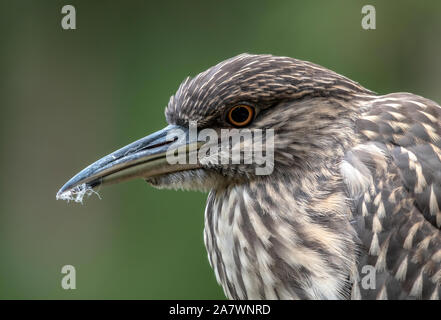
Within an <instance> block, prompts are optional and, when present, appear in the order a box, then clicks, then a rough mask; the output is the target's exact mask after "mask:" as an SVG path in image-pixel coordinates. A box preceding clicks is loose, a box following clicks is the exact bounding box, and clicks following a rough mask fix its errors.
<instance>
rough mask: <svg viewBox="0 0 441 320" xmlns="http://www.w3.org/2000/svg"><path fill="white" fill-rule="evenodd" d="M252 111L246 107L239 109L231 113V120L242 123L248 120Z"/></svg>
mask: <svg viewBox="0 0 441 320" xmlns="http://www.w3.org/2000/svg"><path fill="white" fill-rule="evenodd" d="M249 116H250V111H249V110H248V109H247V108H245V107H237V108H235V109H234V110H233V111H232V112H231V118H232V119H233V120H234V121H235V122H238V123H242V122H245V121H247V120H248V117H249Z"/></svg>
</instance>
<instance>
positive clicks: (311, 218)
mask: <svg viewBox="0 0 441 320" xmlns="http://www.w3.org/2000/svg"><path fill="white" fill-rule="evenodd" d="M335 170H337V169H336V168H333V166H332V165H329V166H327V165H323V166H322V168H321V170H320V171H318V172H320V174H319V175H317V171H315V169H314V171H315V174H314V173H313V172H314V171H313V170H311V172H303V173H302V175H301V176H300V175H297V174H296V173H295V172H291V173H287V172H284V173H283V174H282V173H279V172H277V171H275V172H274V173H273V174H272V175H271V176H270V177H267V178H262V179H259V180H253V181H250V182H248V183H245V184H240V185H234V186H229V187H227V188H225V189H221V190H212V191H211V193H210V195H209V197H208V202H207V208H206V212H205V232H204V240H205V244H206V247H207V250H208V254H209V260H210V264H211V266H212V267H213V269H214V270H215V274H216V278H217V280H218V282H219V283H220V284H221V285H222V286H223V288H224V291H225V293H226V295H227V296H228V297H229V298H236V299H260V298H264V299H272V298H274V299H293V298H294V299H295V298H299V299H327V298H329V299H339V298H345V297H347V295H348V294H349V290H350V283H349V278H350V274H351V270H352V269H353V268H354V266H355V259H356V258H355V257H356V252H355V251H356V248H355V238H356V237H355V232H354V230H353V228H352V226H351V224H350V218H351V217H350V210H349V206H348V205H347V204H346V197H345V194H344V191H343V188H342V183H341V181H340V178H339V175H338V174H337V172H335Z"/></svg>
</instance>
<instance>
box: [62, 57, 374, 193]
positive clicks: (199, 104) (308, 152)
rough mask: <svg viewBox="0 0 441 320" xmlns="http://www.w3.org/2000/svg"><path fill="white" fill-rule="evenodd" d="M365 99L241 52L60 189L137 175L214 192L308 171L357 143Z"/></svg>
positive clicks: (335, 80) (355, 88) (339, 81)
mask: <svg viewBox="0 0 441 320" xmlns="http://www.w3.org/2000/svg"><path fill="white" fill-rule="evenodd" d="M368 94H370V92H369V91H368V90H366V89H364V88H363V87H361V86H360V85H358V84H357V83H355V82H353V81H351V80H349V79H347V78H345V77H343V76H341V75H339V74H337V73H334V72H332V71H330V70H328V69H325V68H323V67H320V66H318V65H315V64H312V63H309V62H305V61H301V60H296V59H292V58H288V57H276V56H272V55H250V54H241V55H239V56H236V57H233V58H231V59H228V60H226V61H223V62H221V63H219V64H217V65H215V66H213V67H211V68H210V69H208V70H206V71H204V72H202V73H200V74H198V75H197V76H195V77H194V78H187V79H186V80H185V81H184V82H183V83H182V84H181V85H180V87H179V89H178V90H177V92H176V94H175V95H174V96H172V97H171V98H170V101H169V103H168V105H167V107H166V109H165V116H166V119H167V122H168V124H169V125H168V126H167V127H165V128H164V129H162V130H160V131H158V132H155V133H153V134H151V135H149V136H147V137H144V138H142V139H140V140H138V141H135V142H133V143H131V144H129V145H127V146H126V147H123V148H121V149H119V150H117V151H115V152H113V153H111V154H109V155H107V156H105V157H104V158H102V159H100V160H98V161H96V162H95V163H93V164H91V165H90V166H88V167H87V168H85V169H84V170H82V171H81V172H79V173H78V174H77V175H75V176H74V177H73V178H72V179H71V180H69V181H68V182H67V183H66V184H65V185H64V186H63V187H62V188H61V189H60V191H59V192H58V196H62V195H63V194H66V193H67V192H70V191H72V190H74V188H77V187H78V186H80V185H86V186H87V187H88V188H93V187H95V186H98V185H103V184H107V183H115V182H120V181H124V180H129V179H133V178H143V179H145V180H146V181H147V182H149V183H150V184H152V185H154V186H156V187H159V188H184V189H199V190H201V189H202V190H210V189H216V188H220V187H222V186H225V185H230V184H234V183H243V182H245V181H247V180H252V179H266V178H267V177H271V175H272V174H274V171H276V172H286V171H287V170H289V171H292V170H295V169H296V168H297V169H301V168H302V167H305V166H308V167H311V166H313V165H314V163H316V162H317V161H319V160H320V159H321V158H324V157H330V156H332V155H334V156H335V154H336V153H338V152H339V151H340V150H343V149H345V148H346V147H347V145H349V144H351V141H353V134H354V130H353V127H354V125H353V123H354V119H355V118H356V113H357V108H356V105H355V103H354V102H353V101H354V98H357V97H361V96H363V95H368Z"/></svg>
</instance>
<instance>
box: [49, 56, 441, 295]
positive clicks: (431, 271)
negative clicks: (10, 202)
mask: <svg viewBox="0 0 441 320" xmlns="http://www.w3.org/2000/svg"><path fill="white" fill-rule="evenodd" d="M165 115H166V119H167V122H168V124H169V125H168V126H167V127H166V128H165V129H163V130H161V131H159V132H156V133H154V134H152V135H149V136H147V137H145V138H143V139H140V140H138V141H136V142H134V143H132V144H129V145H128V146H126V147H124V148H122V149H120V150H118V151H115V152H114V153H112V154H110V155H108V156H106V157H104V158H102V159H101V160H98V161H97V162H95V163H93V164H92V165H90V166H89V167H87V168H86V169H84V170H83V171H81V172H80V173H78V174H77V175H76V176H74V177H73V178H72V179H71V180H70V181H68V182H67V183H66V184H65V185H64V186H63V187H62V188H61V189H60V191H59V193H58V195H57V196H58V197H61V198H68V197H69V196H70V195H72V194H75V193H81V192H83V193H84V192H86V191H88V190H90V188H93V187H96V186H98V185H100V184H106V183H111V182H118V181H123V180H128V179H132V178H136V177H141V178H144V179H146V180H147V182H149V183H150V184H152V185H153V186H155V187H159V188H183V189H198V190H200V189H202V190H208V191H209V195H208V200H207V206H206V211H205V228H204V241H205V245H206V247H207V251H208V256H209V262H210V264H211V266H212V267H213V269H214V271H215V275H216V278H217V281H218V282H219V283H220V284H221V285H222V287H223V289H224V291H225V294H226V295H227V296H228V297H229V298H232V299H351V298H352V299H387V298H389V299H409V298H410V299H413V298H417V299H418V298H421V299H439V297H440V291H441V290H440V284H441V232H440V226H441V210H440V204H441V123H440V121H441V107H440V106H439V105H437V104H436V103H435V102H433V101H431V100H428V99H425V98H423V97H420V96H417V95H413V94H409V93H393V94H388V95H384V96H378V95H376V94H374V93H373V92H371V91H369V90H367V89H365V88H363V87H362V86H360V85H359V84H358V83H356V82H354V81H352V80H350V79H348V78H346V77H344V76H341V75H339V74H337V73H335V72H332V71H330V70H327V69H325V68H323V67H321V66H318V65H315V64H312V63H309V62H305V61H301V60H296V59H292V58H287V57H276V56H271V55H250V54H241V55H239V56H236V57H234V58H231V59H229V60H226V61H224V62H221V63H219V64H218V65H216V66H214V67H212V68H210V69H208V70H207V71H205V72H203V73H201V74H199V75H197V76H196V77H194V78H188V79H187V80H185V81H184V82H183V83H182V84H181V86H180V87H179V89H178V91H177V92H176V94H175V95H174V96H173V97H172V98H171V99H170V102H169V104H168V106H167V107H166V110H165ZM191 121H197V125H198V128H197V130H199V132H200V130H203V129H206V128H211V129H214V130H215V131H220V130H221V129H222V128H224V129H225V128H235V127H239V128H244V127H246V128H249V129H273V130H274V150H273V152H274V167H273V171H272V173H271V174H269V175H257V174H256V170H255V169H256V168H257V167H258V166H259V164H257V163H253V164H245V163H237V164H231V163H227V164H216V163H214V162H213V161H209V160H206V159H205V160H206V161H201V160H199V161H198V162H197V163H193V164H186V163H181V164H179V163H176V164H171V163H170V162H169V161H167V160H166V156H165V155H166V151H167V150H169V151H170V148H174V149H173V150H175V149H176V148H178V147H182V146H184V147H185V148H186V149H185V150H186V151H185V152H187V154H190V153H191V152H195V150H196V151H197V150H199V148H201V143H203V141H199V140H198V139H199V138H196V139H195V138H193V139H192V138H191V137H190V135H189V133H188V132H189V129H188V125H189V122H191ZM175 129H181V131H180V132H181V137H178V138H175V139H174V140H170V139H169V138H167V137H168V135H167V133H169V132H170V131H171V130H175ZM181 138H182V139H181ZM176 139H177V140H176ZM246 142H247V141H244V140H240V143H246ZM248 142H249V141H248ZM172 146H173V147H172ZM219 152H221V151H219ZM365 277H369V279H367V281H363V280H364V278H365Z"/></svg>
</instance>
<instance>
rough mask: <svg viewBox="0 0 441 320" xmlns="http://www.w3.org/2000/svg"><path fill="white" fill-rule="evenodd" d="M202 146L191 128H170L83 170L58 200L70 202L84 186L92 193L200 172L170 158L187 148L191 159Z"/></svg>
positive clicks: (195, 165) (134, 143)
mask: <svg viewBox="0 0 441 320" xmlns="http://www.w3.org/2000/svg"><path fill="white" fill-rule="evenodd" d="M192 139H193V140H192ZM200 144H201V143H199V142H198V141H197V140H196V139H194V138H193V137H191V135H190V134H189V130H188V129H187V128H183V127H180V126H176V125H169V126H167V127H165V128H164V129H162V130H159V131H157V132H155V133H153V134H151V135H149V136H147V137H144V138H142V139H140V140H138V141H135V142H133V143H131V144H129V145H127V146H125V147H123V148H121V149H119V150H117V151H115V152H113V153H111V154H109V155H107V156H105V157H103V158H101V159H100V160H98V161H96V162H94V163H92V164H91V165H89V166H88V167H86V168H85V169H83V170H81V171H80V172H79V173H77V174H76V175H75V176H73V177H72V178H71V179H70V180H69V181H68V182H66V184H65V185H64V186H63V187H61V189H60V190H59V191H58V193H57V199H60V198H61V199H69V195H70V193H71V192H72V191H73V190H78V189H76V188H78V187H80V186H83V187H82V189H84V190H90V189H92V188H95V187H97V186H99V185H106V184H111V183H118V182H122V181H127V180H132V179H134V178H144V179H146V178H149V177H153V176H157V175H161V174H165V173H171V172H177V171H183V170H189V169H195V168H199V167H200V165H199V164H198V163H192V164H190V163H189V161H186V162H185V163H184V164H180V163H174V164H170V163H169V162H170V161H168V160H167V154H170V153H175V152H178V150H180V152H181V151H182V150H183V148H184V149H185V150H184V152H185V155H186V156H189V155H190V154H191V153H192V152H197V150H198V149H199V147H200ZM188 158H189V157H187V159H188ZM179 162H182V161H179Z"/></svg>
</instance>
